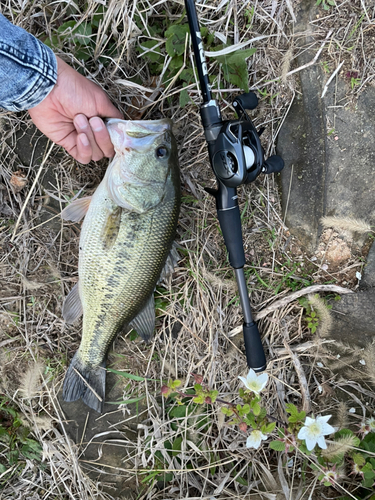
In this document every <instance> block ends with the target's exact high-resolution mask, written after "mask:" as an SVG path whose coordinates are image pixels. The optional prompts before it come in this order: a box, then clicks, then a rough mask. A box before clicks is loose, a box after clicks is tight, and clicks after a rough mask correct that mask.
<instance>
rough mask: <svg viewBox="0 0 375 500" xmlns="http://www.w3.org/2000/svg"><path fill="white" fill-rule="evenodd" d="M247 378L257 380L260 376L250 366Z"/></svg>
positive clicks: (250, 380) (249, 380)
mask: <svg viewBox="0 0 375 500" xmlns="http://www.w3.org/2000/svg"><path fill="white" fill-rule="evenodd" d="M246 378H247V381H248V382H253V381H254V380H255V381H256V380H257V378H258V377H257V374H256V373H255V371H254V370H253V369H252V368H250V370H249V373H248V374H247V376H246Z"/></svg>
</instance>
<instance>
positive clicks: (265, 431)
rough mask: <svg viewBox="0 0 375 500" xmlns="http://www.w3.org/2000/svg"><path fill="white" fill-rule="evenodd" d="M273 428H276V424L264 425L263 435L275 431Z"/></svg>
mask: <svg viewBox="0 0 375 500" xmlns="http://www.w3.org/2000/svg"><path fill="white" fill-rule="evenodd" d="M275 427H276V422H271V423H269V424H268V425H266V427H265V429H264V434H269V433H270V432H272V431H273V430H274V429H275Z"/></svg>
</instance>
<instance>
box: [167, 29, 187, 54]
mask: <svg viewBox="0 0 375 500" xmlns="http://www.w3.org/2000/svg"><path fill="white" fill-rule="evenodd" d="M188 33H189V25H188V24H172V26H170V27H169V28H168V29H167V31H166V32H165V33H164V35H165V36H166V37H167V41H166V43H165V49H166V51H167V53H168V55H169V56H170V57H174V56H182V54H183V53H184V52H185V41H186V35H187V34H188Z"/></svg>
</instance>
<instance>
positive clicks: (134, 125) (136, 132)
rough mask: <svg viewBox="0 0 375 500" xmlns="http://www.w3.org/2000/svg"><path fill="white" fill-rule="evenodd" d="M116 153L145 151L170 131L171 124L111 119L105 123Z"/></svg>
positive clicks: (156, 121) (166, 119)
mask: <svg viewBox="0 0 375 500" xmlns="http://www.w3.org/2000/svg"><path fill="white" fill-rule="evenodd" d="M106 125H107V129H108V132H109V135H110V137H111V141H112V144H113V146H114V148H115V151H116V153H119V154H121V153H123V152H125V151H126V150H129V149H134V150H137V151H140V152H144V151H147V150H148V149H149V148H150V147H151V146H152V144H153V143H154V141H155V139H156V138H158V137H160V136H161V135H164V134H166V133H168V132H170V131H171V129H172V122H171V120H169V119H168V118H163V119H162V120H119V119H117V118H111V119H110V120H108V121H107V122H106Z"/></svg>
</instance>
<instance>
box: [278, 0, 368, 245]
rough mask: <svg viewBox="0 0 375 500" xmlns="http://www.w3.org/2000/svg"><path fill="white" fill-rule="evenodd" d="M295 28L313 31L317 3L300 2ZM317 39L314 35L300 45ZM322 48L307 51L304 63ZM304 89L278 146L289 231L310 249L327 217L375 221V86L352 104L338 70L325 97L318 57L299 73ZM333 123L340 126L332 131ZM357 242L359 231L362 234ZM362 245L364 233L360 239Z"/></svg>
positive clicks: (299, 62)
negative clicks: (283, 162) (329, 127)
mask: <svg viewBox="0 0 375 500" xmlns="http://www.w3.org/2000/svg"><path fill="white" fill-rule="evenodd" d="M300 7H301V8H300V11H299V13H298V23H297V26H296V31H298V32H304V31H306V32H307V31H311V28H312V26H313V25H312V24H309V22H310V21H311V20H313V19H315V15H316V7H315V2H314V1H306V2H301V3H300ZM311 42H312V38H311V37H308V36H307V37H306V38H305V39H303V40H301V41H300V46H301V47H302V46H306V45H308V44H309V43H311ZM315 54H316V48H314V50H313V51H302V54H301V55H299V56H298V58H297V66H301V65H304V64H306V63H308V62H310V61H311V60H312V59H313V58H314V56H315ZM299 77H300V84H301V91H302V92H301V94H299V93H297V94H296V97H295V99H294V102H293V104H292V106H291V108H290V111H289V114H288V116H287V117H286V119H285V121H284V124H283V126H282V128H281V131H280V134H279V137H278V145H277V150H278V154H280V155H281V156H282V157H283V159H284V161H285V168H284V170H283V171H282V173H281V185H282V204H283V212H284V215H285V214H286V219H285V220H286V224H287V226H288V228H289V229H290V232H291V233H292V234H294V235H296V236H297V237H298V238H299V240H300V241H301V243H302V244H303V245H304V246H305V248H306V249H308V250H309V251H311V252H314V251H315V250H316V247H317V244H318V240H319V237H320V234H321V230H322V228H321V226H320V222H319V221H320V218H321V217H322V216H325V215H329V216H331V215H335V216H339V217H353V218H358V219H365V220H366V221H367V222H369V223H370V224H374V223H375V205H374V203H373V193H374V192H375V175H374V174H375V151H374V147H373V130H374V127H375V88H374V87H367V88H366V89H365V90H364V91H363V92H362V93H361V94H360V96H359V98H358V102H357V103H356V106H355V107H354V106H352V107H350V106H347V105H345V103H346V101H347V100H345V99H344V98H345V95H346V94H347V92H348V91H349V90H350V87H349V82H347V81H346V80H345V76H343V75H340V74H339V75H338V76H337V82H335V81H333V82H331V84H330V85H329V87H328V91H327V92H326V95H325V97H324V98H323V99H322V98H321V95H322V91H323V88H324V85H325V82H326V81H327V80H328V78H329V75H326V74H324V72H323V70H322V69H321V66H320V64H319V63H317V64H315V65H313V66H310V67H308V68H306V69H304V70H302V71H300V72H299ZM327 123H334V124H335V129H334V130H333V129H328V127H327ZM357 240H358V236H357ZM359 240H361V242H362V243H363V241H364V237H362V239H361V238H359Z"/></svg>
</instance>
